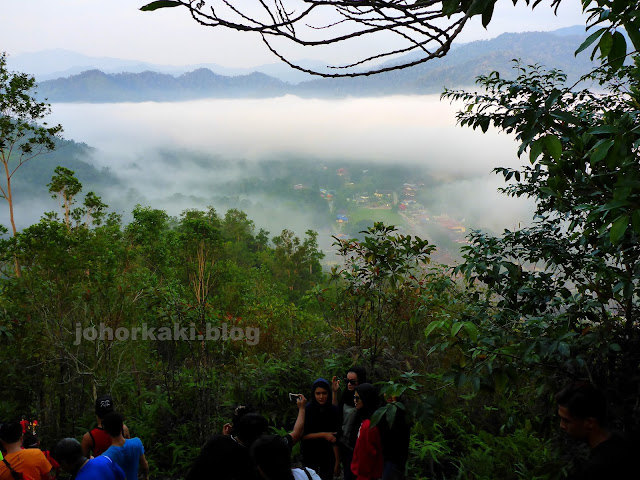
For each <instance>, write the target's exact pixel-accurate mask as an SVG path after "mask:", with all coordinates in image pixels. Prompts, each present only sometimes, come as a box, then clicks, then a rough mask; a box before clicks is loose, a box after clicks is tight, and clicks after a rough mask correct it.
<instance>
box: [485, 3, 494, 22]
mask: <svg viewBox="0 0 640 480" xmlns="http://www.w3.org/2000/svg"><path fill="white" fill-rule="evenodd" d="M494 6H495V2H491V4H490V5H488V6H487V8H485V10H484V12H482V26H483V27H484V28H487V25H489V23H490V22H491V17H493V7H494Z"/></svg>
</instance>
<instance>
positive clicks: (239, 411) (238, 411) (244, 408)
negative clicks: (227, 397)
mask: <svg viewBox="0 0 640 480" xmlns="http://www.w3.org/2000/svg"><path fill="white" fill-rule="evenodd" d="M247 413H256V410H255V409H254V408H253V407H252V406H250V405H238V406H237V407H236V408H234V409H233V417H232V418H231V422H228V423H225V424H224V425H223V426H222V434H223V435H232V434H233V426H234V425H237V423H238V420H240V417H242V416H243V415H245V414H247Z"/></svg>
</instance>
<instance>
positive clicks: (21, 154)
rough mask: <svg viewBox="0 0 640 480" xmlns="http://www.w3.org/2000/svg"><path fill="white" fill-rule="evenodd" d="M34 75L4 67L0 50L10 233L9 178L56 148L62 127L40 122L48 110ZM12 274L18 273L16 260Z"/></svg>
mask: <svg viewBox="0 0 640 480" xmlns="http://www.w3.org/2000/svg"><path fill="white" fill-rule="evenodd" d="M34 87H35V78H34V77H31V76H29V75H27V74H25V73H14V72H9V71H8V70H7V55H6V53H4V52H2V53H0V163H1V164H2V167H3V169H4V180H5V183H4V185H0V194H2V198H4V199H5V200H6V201H7V203H8V204H9V218H10V221H11V229H12V231H13V235H14V236H15V235H16V233H17V229H16V222H15V217H14V213H13V206H14V193H13V190H12V189H11V180H12V178H13V175H14V174H15V173H16V172H17V171H18V169H19V168H20V167H21V166H22V165H24V164H25V163H26V162H28V161H29V160H31V159H32V158H34V157H37V156H38V155H40V154H41V153H44V152H47V151H49V150H53V149H54V148H55V139H56V137H57V136H59V135H60V133H61V132H62V126H61V125H56V126H54V127H48V126H47V123H46V122H42V124H41V125H40V124H39V123H38V122H41V121H42V120H43V119H44V118H45V117H46V116H47V115H48V114H49V113H50V111H51V110H50V106H49V104H47V103H45V102H38V101H37V100H36V99H35V98H34V96H33V95H34V94H33V93H32V90H33V89H34ZM15 273H16V275H18V276H19V275H20V266H19V264H18V263H17V261H16V264H15Z"/></svg>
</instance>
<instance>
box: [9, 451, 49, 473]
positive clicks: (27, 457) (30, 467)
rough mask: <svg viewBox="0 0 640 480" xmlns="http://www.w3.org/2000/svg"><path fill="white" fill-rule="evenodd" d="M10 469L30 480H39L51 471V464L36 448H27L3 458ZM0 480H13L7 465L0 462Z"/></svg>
mask: <svg viewBox="0 0 640 480" xmlns="http://www.w3.org/2000/svg"><path fill="white" fill-rule="evenodd" d="M4 458H5V460H6V461H7V462H9V465H11V468H13V469H14V470H15V471H16V472H20V473H22V474H23V475H24V476H25V478H27V479H30V480H40V479H41V478H43V477H46V475H47V474H48V473H49V472H50V471H51V464H50V463H49V460H47V458H46V457H45V456H44V453H42V451H41V450H38V449H37V448H27V449H25V450H20V451H19V452H16V453H7V454H6V455H5V456H4ZM0 480H13V477H12V476H11V471H10V470H9V469H8V468H7V465H6V464H5V463H4V462H3V461H0Z"/></svg>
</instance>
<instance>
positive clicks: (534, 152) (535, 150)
mask: <svg viewBox="0 0 640 480" xmlns="http://www.w3.org/2000/svg"><path fill="white" fill-rule="evenodd" d="M542 147H543V145H542V139H541V138H539V139H538V140H536V141H535V142H533V143H532V144H531V146H530V147H529V161H530V162H531V164H532V165H533V164H534V163H535V162H536V160H537V159H538V157H539V156H540V154H541V153H542Z"/></svg>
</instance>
